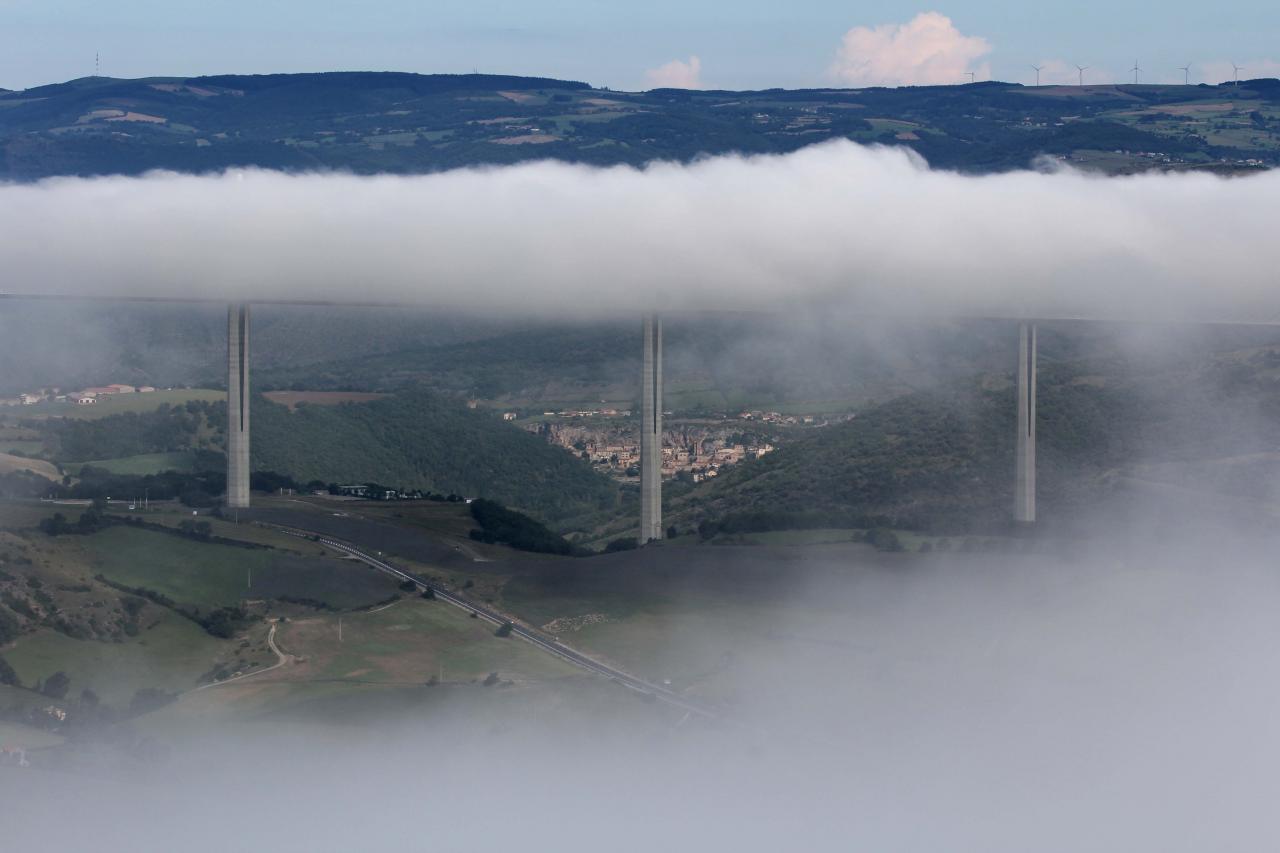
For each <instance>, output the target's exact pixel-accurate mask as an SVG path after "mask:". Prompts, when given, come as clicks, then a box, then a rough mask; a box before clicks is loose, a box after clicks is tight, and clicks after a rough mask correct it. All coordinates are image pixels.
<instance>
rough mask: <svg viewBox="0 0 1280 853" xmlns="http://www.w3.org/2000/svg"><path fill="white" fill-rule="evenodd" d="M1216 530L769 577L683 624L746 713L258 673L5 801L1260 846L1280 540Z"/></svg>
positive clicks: (176, 810)
mask: <svg viewBox="0 0 1280 853" xmlns="http://www.w3.org/2000/svg"><path fill="white" fill-rule="evenodd" d="M1219 532H1220V533H1221V534H1224V535H1222V536H1221V537H1214V538H1213V539H1212V540H1211V541H1213V542H1214V543H1215V544H1214V545H1213V546H1206V545H1204V544H1201V543H1197V542H1194V541H1192V539H1191V538H1187V539H1184V540H1181V541H1177V542H1174V541H1168V542H1166V543H1164V544H1163V545H1161V544H1159V543H1157V542H1156V541H1155V540H1151V539H1144V540H1141V541H1138V540H1135V541H1134V542H1133V543H1132V544H1131V545H1128V546H1125V545H1122V544H1107V545H1101V544H1098V545H1093V546H1089V547H1087V548H1083V549H1080V550H1079V551H1078V552H1076V555H1075V556H1073V557H1047V556H1044V555H1029V554H1024V555H1017V556H1014V555H1004V556H1000V555H992V554H985V555H984V554H972V555H960V554H952V555H937V554H935V555H932V556H929V557H927V558H926V557H922V556H903V555H898V556H884V555H875V556H871V557H868V558H866V559H865V560H859V559H856V555H854V557H853V558H851V557H850V552H848V550H847V549H845V550H838V549H827V550H823V549H818V550H811V551H809V552H807V553H808V554H810V555H811V556H810V558H809V559H808V560H806V565H807V569H805V570H803V571H802V570H800V568H801V567H798V566H789V567H788V568H787V575H786V577H787V582H786V583H784V584H773V585H770V586H769V587H768V589H769V592H768V594H767V595H763V596H762V595H757V594H756V592H758V591H759V588H758V587H752V590H754V591H755V592H752V593H751V594H747V595H742V594H739V597H738V598H737V599H733V594H732V593H731V592H726V596H727V598H728V599H732V600H730V601H727V603H728V604H730V605H731V606H733V607H741V606H744V603H745V604H750V603H751V602H752V601H758V604H759V611H758V612H759V616H758V619H759V621H758V622H757V623H756V624H754V625H752V626H751V628H750V630H749V631H748V632H746V633H743V632H742V631H740V630H738V629H729V628H728V626H727V625H726V624H725V623H723V622H722V621H721V620H720V619H719V618H717V617H716V616H715V615H713V614H704V616H703V618H699V619H697V620H691V621H686V622H684V623H682V625H681V627H678V628H677V629H676V630H672V631H669V632H667V634H666V636H667V642H668V643H669V653H670V655H671V657H672V659H673V660H674V659H679V658H681V657H683V656H685V655H688V654H701V655H705V654H707V653H708V650H711V651H716V652H718V651H719V650H721V649H726V650H731V651H732V656H731V657H730V658H728V659H727V660H728V663H727V669H726V670H725V672H724V678H725V679H726V682H725V686H726V687H728V690H727V691H725V692H723V693H722V696H723V698H724V706H725V707H726V708H727V709H728V711H727V713H726V715H725V716H724V718H722V719H720V720H716V721H711V722H702V721H699V720H696V719H693V720H687V719H681V717H680V714H679V713H674V714H673V713H672V712H671V710H670V709H667V708H665V707H664V706H661V705H659V704H645V703H642V702H639V701H638V700H637V699H635V698H634V697H630V696H628V695H627V694H626V691H624V690H622V689H621V688H619V687H616V686H614V685H609V684H607V683H604V682H601V681H590V682H583V683H581V684H580V686H579V688H578V689H576V690H574V689H569V688H568V687H567V686H564V685H562V686H560V687H558V688H556V689H555V692H554V693H551V694H548V693H543V692H539V691H537V690H536V689H533V688H528V687H525V688H517V689H513V690H509V691H505V692H499V693H495V692H492V691H490V692H487V693H486V692H485V688H481V687H475V688H472V689H471V690H470V691H469V692H468V691H467V688H462V691H463V692H460V693H457V694H454V695H452V698H445V695H444V694H441V693H439V692H438V691H440V690H444V689H445V688H417V689H416V694H412V692H411V691H401V692H400V694H397V695H400V696H402V697H403V698H402V701H399V702H397V703H392V704H388V703H387V702H386V701H385V699H384V700H381V701H380V700H379V699H377V698H376V694H366V699H365V703H358V702H357V701H356V697H355V696H354V694H353V695H350V696H347V697H345V699H344V701H342V702H341V703H336V700H335V699H334V698H331V699H329V700H323V697H321V698H320V699H316V700H314V701H313V702H312V703H311V704H306V703H303V702H301V701H299V702H297V703H295V704H293V705H291V706H289V708H288V710H287V711H280V710H277V711H275V712H274V713H261V712H260V711H258V710H257V708H258V702H259V701H260V698H261V697H259V698H257V699H255V695H254V692H253V691H254V688H253V687H246V688H234V687H229V688H221V689H227V690H232V691H235V690H237V689H241V690H243V691H244V699H245V701H246V708H247V712H246V713H245V715H244V717H243V718H242V719H241V720H240V721H239V722H238V723H235V724H232V723H230V722H226V721H223V722H219V721H218V720H219V718H218V717H216V716H210V717H207V718H206V717H205V716H202V712H203V713H205V714H208V713H209V712H210V709H209V708H208V707H205V706H201V705H199V704H196V705H189V704H188V705H183V704H180V705H179V706H176V707H174V708H171V709H170V710H169V711H168V712H163V713H170V714H171V715H173V714H175V713H176V714H177V715H190V718H191V721H190V723H189V724H188V726H187V727H186V728H187V732H188V734H187V735H186V736H185V737H183V738H178V737H170V738H166V740H167V741H168V742H169V743H170V744H171V750H170V751H169V752H167V753H164V754H163V757H160V758H157V759H154V760H152V761H150V762H149V763H146V764H142V765H132V764H130V762H129V761H126V760H122V759H120V758H119V757H117V754H116V753H113V752H111V751H110V750H109V749H106V748H102V749H100V750H97V751H95V752H93V753H91V757H90V759H89V760H92V756H97V755H100V756H101V760H100V761H99V762H98V763H96V764H93V765H92V769H90V770H89V771H87V772H83V773H81V772H61V771H59V770H58V769H56V768H55V767H48V766H44V765H47V764H48V759H47V758H46V756H44V755H38V756H36V758H37V759H39V762H38V764H37V766H33V767H32V768H30V769H28V770H26V771H17V770H16V769H12V768H0V801H2V802H4V803H5V805H6V806H9V807H12V808H13V811H12V814H14V815H18V816H20V817H19V819H17V820H14V821H12V822H11V823H9V824H7V826H6V838H7V840H9V841H10V842H12V843H16V844H17V845H18V846H19V848H20V849H32V850H37V849H71V848H75V847H82V846H86V845H89V846H93V847H94V848H95V849H101V850H108V851H114V850H161V849H174V844H175V843H177V844H178V846H179V847H180V848H181V849H184V850H192V851H204V850H210V851H213V850H226V849H239V848H244V849H268V848H269V849H273V850H337V849H386V850H412V849H443V850H511V849H512V848H519V849H522V850H530V851H542V850H556V851H576V850H599V849H611V850H627V851H630V850H637V851H638V850H653V849H671V850H694V849H699V850H751V851H754V850H762V851H763V850H779V849H815V850H818V849H868V850H888V849H892V850H901V851H921V853H925V851H930V853H931V852H932V851H939V850H947V851H969V850H973V851H986V852H987V853H991V851H1010V853H1013V851H1027V850H1035V851H1062V853H1067V851H1079V850H1091V851H1117V853H1119V851H1126V853H1127V852H1128V851H1135V850H1159V851H1188V853H1190V851H1200V850H1205V849H1222V850H1252V849H1260V848H1263V847H1265V846H1266V843H1267V839H1270V838H1273V837H1274V834H1275V823H1276V820H1275V817H1274V815H1273V812H1274V809H1273V808H1272V803H1271V799H1272V797H1271V789H1272V786H1271V779H1272V778H1273V777H1274V767H1275V765H1276V762H1277V760H1280V740H1278V739H1277V737H1276V730H1275V725H1274V722H1273V721H1274V719H1275V715H1276V709H1277V699H1278V697H1280V691H1278V690H1277V684H1278V683H1280V682H1278V681H1277V676H1278V675H1280V669H1278V666H1277V659H1276V656H1275V654H1274V651H1273V650H1274V649H1275V648H1276V645H1277V643H1278V642H1280V623H1277V621H1276V620H1275V618H1274V613H1275V606H1276V601H1277V594H1280V582H1278V581H1280V578H1278V577H1277V575H1276V573H1275V570H1274V561H1273V560H1271V559H1270V558H1269V556H1268V555H1269V554H1270V553H1273V551H1274V542H1273V541H1261V540H1254V541H1251V542H1245V541H1244V540H1242V539H1235V540H1233V539H1232V537H1231V536H1230V535H1225V534H1228V531H1225V530H1223V531H1219ZM681 554H682V552H681V550H680V549H661V550H660V551H658V552H656V554H655V556H654V559H666V560H672V561H675V562H674V563H673V565H679V564H680V563H681V561H682V560H683V559H688V558H689V555H688V554H685V555H684V556H683V557H682V556H681ZM742 559H743V560H744V561H748V562H750V560H751V559H752V558H751V557H750V556H749V553H748V552H745V551H744V552H743V553H742ZM756 559H758V560H761V561H763V559H764V558H762V557H758V558H756ZM742 585H743V583H741V582H739V583H736V584H735V586H742ZM747 585H748V586H749V585H750V584H747ZM732 588H733V587H729V588H728V589H732ZM647 674H654V675H657V674H660V672H658V671H655V672H654V673H647ZM433 691H436V692H433ZM560 691H565V692H564V693H563V694H561V693H560ZM264 695H265V694H264ZM381 695H383V696H385V695H386V694H385V693H384V694H381ZM411 695H417V696H419V697H421V698H418V699H412V698H408V697H410V696H411ZM211 696H212V694H211V693H202V694H198V695H197V698H198V699H201V700H208V699H209V698H210V697H211ZM556 696H559V698H556ZM468 697H470V698H468ZM610 697H612V698H610ZM343 698H344V697H341V696H338V697H336V699H343ZM187 701H188V700H184V702H187ZM325 701H328V702H335V704H329V705H326V704H324V702H325ZM326 709H327V710H326ZM179 718H180V716H171V721H170V724H171V725H172V724H173V723H175V722H176V721H177V720H178V719H179ZM153 728H158V729H160V730H163V729H164V726H153ZM6 771H7V772H6ZM174 839H181V841H180V842H175V841H174Z"/></svg>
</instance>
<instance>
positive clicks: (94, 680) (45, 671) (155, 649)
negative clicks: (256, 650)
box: [4, 611, 274, 708]
mask: <svg viewBox="0 0 1280 853" xmlns="http://www.w3.org/2000/svg"><path fill="white" fill-rule="evenodd" d="M259 630H265V629H259ZM231 645H232V641H230V640H219V639H215V638H214V637H211V636H210V635H209V634H207V633H205V632H204V630H203V629H202V628H201V627H200V626H199V625H196V624H195V623H194V622H192V621H191V620H189V619H185V618H183V617H181V616H179V615H177V614H175V613H171V612H167V611H160V613H159V618H158V620H157V621H156V622H155V623H154V624H153V625H152V626H151V627H147V628H144V630H143V631H142V632H141V633H140V634H139V635H138V636H137V637H133V638H130V639H129V641H128V642H124V643H103V642H98V641H96V640H73V639H71V638H70V637H67V636H65V635H63V634H59V633H57V632H55V631H50V630H47V629H41V630H40V631H37V632H36V633H35V634H31V635H28V636H25V637H22V638H21V639H19V640H18V641H17V643H15V644H14V646H13V647H12V648H9V649H6V650H5V653H4V657H5V660H7V661H8V662H9V664H10V665H11V666H12V667H13V668H14V670H15V671H16V672H17V673H18V677H19V678H21V679H22V683H23V684H25V685H34V684H35V683H36V682H37V681H39V680H43V679H46V678H48V677H49V676H50V675H53V674H54V673H55V672H59V671H61V672H65V673H66V674H67V675H68V676H70V677H71V689H70V692H68V694H67V699H68V700H73V699H74V698H75V697H77V696H79V695H80V691H81V690H82V689H84V688H86V687H87V688H89V689H91V690H93V692H94V693H96V694H98V696H99V698H100V699H101V700H102V701H103V702H105V703H107V704H108V705H111V706H113V707H116V708H121V707H127V706H128V704H129V700H130V699H132V698H133V695H134V693H135V692H136V691H137V690H139V689H140V688H146V687H153V688H159V689H161V690H165V691H169V692H178V691H181V690H187V689H189V688H192V687H195V686H196V679H197V678H199V676H200V675H201V674H202V673H204V672H206V671H207V670H208V669H209V667H210V665H211V663H212V661H213V660H214V658H215V657H217V656H218V655H219V654H220V653H223V652H224V651H225V650H226V649H228V648H230V647H231ZM273 662H274V661H273Z"/></svg>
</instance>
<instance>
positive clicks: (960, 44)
mask: <svg viewBox="0 0 1280 853" xmlns="http://www.w3.org/2000/svg"><path fill="white" fill-rule="evenodd" d="M990 52H991V45H990V44H988V43H987V40H986V39H984V38H981V37H979V36H966V35H964V34H963V33H961V32H960V31H959V30H957V29H956V27H955V25H954V24H952V23H951V19H950V18H948V17H947V16H946V15H943V14H940V13H938V12H922V13H921V14H919V15H916V16H915V17H914V18H912V19H911V20H910V21H908V22H907V23H905V24H881V25H879V26H877V27H854V28H853V29H851V30H849V31H848V32H847V33H845V34H844V38H843V40H842V41H841V44H840V48H839V50H837V51H836V58H835V61H833V62H832V63H831V67H830V69H829V70H830V73H831V75H832V76H833V77H835V78H836V79H837V80H839V81H840V82H841V83H843V84H845V85H849V86H929V85H946V84H950V83H965V82H968V77H967V74H968V72H970V71H972V72H974V73H975V74H976V76H977V77H978V79H983V78H989V77H990V76H991V69H990V66H989V65H988V64H987V63H985V62H983V63H980V64H975V63H977V62H978V60H979V59H981V58H982V57H984V56H986V55H987V54H988V53H990Z"/></svg>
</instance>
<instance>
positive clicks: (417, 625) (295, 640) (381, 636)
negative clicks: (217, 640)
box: [276, 598, 577, 685]
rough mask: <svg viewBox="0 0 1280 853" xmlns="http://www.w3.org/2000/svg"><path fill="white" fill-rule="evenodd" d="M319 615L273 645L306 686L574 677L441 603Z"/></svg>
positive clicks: (294, 624)
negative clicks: (299, 658) (304, 664)
mask: <svg viewBox="0 0 1280 853" xmlns="http://www.w3.org/2000/svg"><path fill="white" fill-rule="evenodd" d="M342 633H343V637H342V641H341V642H339V641H338V617H337V616H334V615H325V616H321V617H316V618H313V619H306V620H295V621H291V622H289V623H288V624H285V625H282V626H281V628H280V631H279V633H278V634H277V638H276V640H277V643H278V644H279V646H280V647H281V648H282V649H284V650H285V651H288V652H290V653H293V654H299V653H302V654H305V656H306V657H307V659H308V673H307V676H306V677H307V678H308V679H309V680H320V681H327V680H339V681H354V682H360V683H376V684H386V685H397V684H398V685H405V684H422V683H424V682H426V681H427V679H429V678H431V677H432V676H436V677H439V676H440V674H441V673H442V672H443V674H444V680H445V681H447V682H457V681H465V682H470V681H472V680H475V679H483V678H484V677H485V676H486V675H488V674H489V673H490V672H497V673H499V675H500V677H502V678H507V679H511V678H518V679H522V680H523V679H541V678H552V677H558V676H564V675H570V674H573V673H575V672H576V671H577V670H575V669H574V668H573V667H570V666H569V665H568V664H566V663H564V662H562V661H560V660H558V659H557V658H554V657H551V656H550V655H547V654H545V653H544V652H541V651H538V650H537V649H535V648H534V647H533V646H531V645H529V644H528V643H525V642H523V641H521V640H519V639H517V638H515V637H498V636H495V635H494V627H493V625H492V624H490V623H488V622H485V621H483V620H480V619H472V618H470V617H469V616H468V615H467V614H466V613H465V612H463V611H462V610H460V609H458V608H456V607H453V606H451V605H448V604H445V603H444V602H440V601H434V602H430V601H423V600H422V599H419V598H412V599H406V600H404V601H402V602H400V603H398V604H395V605H393V606H391V607H388V608H386V609H383V610H377V611H376V612H364V613H352V614H347V615H344V616H343V617H342Z"/></svg>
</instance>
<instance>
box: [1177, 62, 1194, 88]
mask: <svg viewBox="0 0 1280 853" xmlns="http://www.w3.org/2000/svg"><path fill="white" fill-rule="evenodd" d="M1178 70H1179V71H1181V72H1182V85H1184V86H1190V85H1191V63H1190V62H1188V63H1187V64H1186V65H1179V66H1178Z"/></svg>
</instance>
